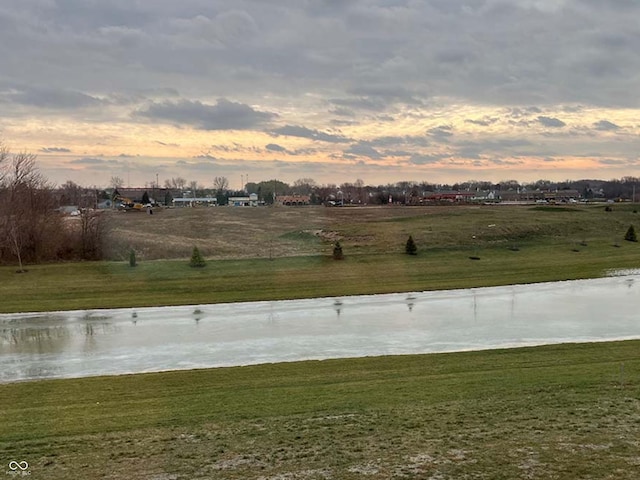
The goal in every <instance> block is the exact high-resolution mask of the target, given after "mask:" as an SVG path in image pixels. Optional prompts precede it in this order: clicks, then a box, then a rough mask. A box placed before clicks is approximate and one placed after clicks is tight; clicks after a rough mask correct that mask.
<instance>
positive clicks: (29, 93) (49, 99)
mask: <svg viewBox="0 0 640 480" xmlns="http://www.w3.org/2000/svg"><path fill="white" fill-rule="evenodd" d="M0 99H2V100H3V101H5V102H8V103H15V104H20V105H26V106H31V107H36V108H47V109H60V110H75V109H80V108H87V107H95V106H99V105H100V104H102V103H103V101H102V100H101V99H99V98H96V97H93V96H91V95H86V94H84V93H82V92H78V91H73V90H65V89H56V88H46V87H21V88H18V89H14V90H11V91H9V92H8V93H4V94H0Z"/></svg>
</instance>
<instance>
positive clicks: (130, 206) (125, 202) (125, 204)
mask: <svg viewBox="0 0 640 480" xmlns="http://www.w3.org/2000/svg"><path fill="white" fill-rule="evenodd" d="M113 200H114V201H115V202H120V203H119V204H118V210H124V211H125V212H128V211H132V210H133V211H138V212H139V211H142V210H143V209H144V208H145V206H144V205H143V204H142V203H138V202H134V201H133V200H131V199H130V198H128V197H123V196H122V195H116V196H115V197H114V198H113Z"/></svg>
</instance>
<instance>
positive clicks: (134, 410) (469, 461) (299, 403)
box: [0, 341, 640, 480]
mask: <svg viewBox="0 0 640 480" xmlns="http://www.w3.org/2000/svg"><path fill="white" fill-rule="evenodd" d="M639 350H640V342H638V341H631V342H617V343H603V344H587V345H559V346H548V347H537V348H526V349H514V350H496V351H488V352H469V353H459V354H438V355H417V356H399V357H380V358H369V359H348V360H330V361H322V362H302V363H291V364H276V365H263V366H252V367H239V368H223V369H213V370H199V371H188V372H168V373H160V374H145V375H135V376H121V377H100V378H88V379H81V380H57V381H41V382H32V383H20V384H10V385H0V401H1V402H2V406H3V408H2V409H1V410H0V459H2V461H3V462H4V463H5V464H6V462H7V461H9V460H10V459H15V460H16V461H23V460H24V461H28V462H29V465H30V471H31V478H34V479H47V480H57V479H61V480H62V479H64V480H67V479H68V480H71V479H78V478H82V479H98V478H109V479H115V480H119V479H127V480H136V479H146V480H150V479H154V480H168V479H173V480H182V479H209V478H211V479H229V480H232V479H243V480H245V479H263V480H266V479H270V480H276V479H277V480H282V479H338V480H349V479H392V478H397V479H401V478H405V479H406V478H411V479H429V478H433V479H459V478H475V479H519V478H522V479H526V478H536V479H551V478H555V479H562V480H571V479H586V478H589V479H605V478H611V479H613V478H615V479H629V480H631V479H636V478H638V477H637V473H638V471H640V440H639V437H638V432H639V431H640V381H639V380H640V358H639V356H638V352H639Z"/></svg>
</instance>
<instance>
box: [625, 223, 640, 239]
mask: <svg viewBox="0 0 640 480" xmlns="http://www.w3.org/2000/svg"><path fill="white" fill-rule="evenodd" d="M624 239H625V240H626V241H628V242H637V241H638V237H637V235H636V230H635V228H633V225H630V226H629V229H628V230H627V233H625V235H624Z"/></svg>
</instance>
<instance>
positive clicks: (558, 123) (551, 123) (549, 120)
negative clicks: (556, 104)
mask: <svg viewBox="0 0 640 480" xmlns="http://www.w3.org/2000/svg"><path fill="white" fill-rule="evenodd" d="M537 120H538V122H540V123H541V124H542V125H544V126H545V127H550V128H562V127H566V126H567V124H566V123H564V122H563V121H562V120H559V119H557V118H553V117H545V116H543V115H540V116H538V118H537Z"/></svg>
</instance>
